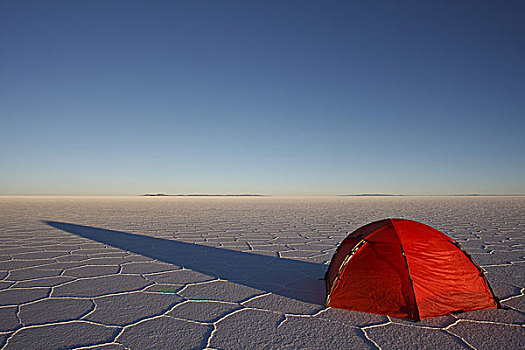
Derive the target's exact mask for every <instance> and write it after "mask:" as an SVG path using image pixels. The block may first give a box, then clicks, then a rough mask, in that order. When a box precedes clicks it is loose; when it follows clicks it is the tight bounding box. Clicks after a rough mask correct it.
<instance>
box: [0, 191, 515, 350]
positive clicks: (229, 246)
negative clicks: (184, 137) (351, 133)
mask: <svg viewBox="0 0 525 350" xmlns="http://www.w3.org/2000/svg"><path fill="white" fill-rule="evenodd" d="M524 213H525V198H523V197H377V198H366V197H363V198H360V197H317V198H300V197H296V198H292V197H290V198H286V197H257V198H242V197H240V198H224V197H217V198H214V197H206V198H197V197H195V198H177V197H105V198H103V197H100V198H95V197H0V217H1V218H2V220H1V221H0V346H1V347H2V349H64V348H67V349H108V350H109V349H117V350H118V349H165V348H172V349H203V348H206V349H269V348H290V349H294V348H308V349H327V348H328V349H334V348H351V349H368V348H372V349H374V348H379V349H401V348H403V349H412V348H413V349H425V348H427V349H437V348H443V349H463V348H465V349H496V348H497V349H519V348H525V328H524V324H525V296H524V294H525V293H524V292H525V276H524V275H525V259H524V257H525V234H524V233H525V232H524V231H525V217H524ZM385 217H405V218H411V219H416V220H419V221H423V222H425V223H427V224H430V225H433V226H434V227H436V228H438V229H440V230H442V231H444V232H447V233H448V234H449V235H450V236H452V237H453V238H455V239H456V240H457V241H458V242H460V243H461V244H462V245H463V246H464V247H465V248H466V249H467V250H468V251H469V252H470V253H471V254H472V256H473V257H474V258H475V259H476V260H477V261H478V262H479V264H480V265H482V267H483V268H484V269H485V270H486V271H487V277H488V279H489V281H490V282H491V284H492V286H493V289H494V290H495V292H496V294H497V295H498V296H499V297H500V298H501V300H502V305H503V306H504V307H505V308H506V309H498V310H480V311H474V312H469V313H464V314H457V315H449V316H444V317H439V318H433V319H428V320H423V321H421V322H417V323H413V322H410V321H406V320H400V319H396V318H391V317H386V316H380V315H373V314H366V313H361V312H353V311H348V310H338V309H331V308H325V307H324V306H323V300H324V293H325V291H324V284H323V282H322V281H319V278H322V277H323V273H324V271H325V270H326V267H327V266H326V264H328V263H329V261H330V259H331V257H332V254H333V253H334V251H335V249H336V247H337V245H338V244H339V243H340V242H341V240H342V239H343V238H344V237H346V235H347V234H348V233H349V232H351V231H353V230H354V229H356V228H358V227H360V226H362V225H364V224H366V223H368V222H371V221H374V220H378V219H382V218H385Z"/></svg>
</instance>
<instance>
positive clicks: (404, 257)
mask: <svg viewBox="0 0 525 350" xmlns="http://www.w3.org/2000/svg"><path fill="white" fill-rule="evenodd" d="M388 220H390V223H391V224H392V228H393V229H394V232H395V234H396V236H397V239H399V246H400V247H401V254H402V255H403V259H405V264H406V267H407V272H408V280H409V281H410V287H412V295H413V296H414V305H415V306H416V313H417V315H416V320H415V321H416V322H417V321H421V316H420V314H419V307H418V306H417V299H416V290H415V289H414V281H413V280H412V274H411V273H410V267H409V266H408V259H407V256H406V254H405V249H404V248H403V242H402V241H401V237H399V234H398V233H397V228H396V225H395V224H394V220H392V219H391V218H389V219H388Z"/></svg>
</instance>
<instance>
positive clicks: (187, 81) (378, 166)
mask: <svg viewBox="0 0 525 350" xmlns="http://www.w3.org/2000/svg"><path fill="white" fill-rule="evenodd" d="M524 10H525V3H524V2H521V1H516V2H513V1H508V2H495V1H476V2H474V1H424V2H392V1H360V2H353V1H256V2H253V1H45V2H42V1H2V2H1V3H0V45H1V48H2V53H1V54H0V74H1V79H0V164H1V171H0V194H5V195H10V194H50V195H54V194H56V195H67V194H72V195H132V194H142V193H150V192H164V193H261V194H278V195H279V194H282V195H321V194H327V195H330V194H349V193H403V194H455V193H498V194H518V193H520V194H523V193H525V141H524V140H525V137H524V136H523V132H524V130H525V57H524V56H525V40H523V36H524V34H525V21H523V18H522V14H523V11H524Z"/></svg>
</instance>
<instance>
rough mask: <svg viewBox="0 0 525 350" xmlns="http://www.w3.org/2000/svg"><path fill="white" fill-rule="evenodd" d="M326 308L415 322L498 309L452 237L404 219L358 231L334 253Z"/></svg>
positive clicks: (475, 268) (481, 275)
mask: <svg viewBox="0 0 525 350" xmlns="http://www.w3.org/2000/svg"><path fill="white" fill-rule="evenodd" d="M325 280H326V306H330V307H334V308H340V309H349V310H356V311H363V312H370V313H375V314H381V315H388V316H394V317H400V318H407V319H411V320H414V321H418V320H421V319H423V318H429V317H435V316H441V315H446V314H451V313H457V312H463V311H471V310H477V309H490V308H497V307H499V301H498V299H497V297H496V296H495V295H494V292H493V291H492V289H491V287H490V285H489V283H488V281H487V279H486V277H485V274H484V273H483V270H482V269H481V268H480V267H479V266H478V264H477V263H476V262H475V261H474V259H473V258H472V257H471V256H470V255H469V254H468V253H467V252H466V251H465V250H464V249H463V248H462V247H461V246H460V245H459V243H457V242H456V241H454V240H453V239H452V238H450V237H449V236H447V235H446V234H444V233H443V232H441V231H438V230H436V229H435V228H433V227H430V226H428V225H425V224H422V223H420V222H417V221H412V220H406V219H384V220H380V221H376V222H372V223H370V224H368V225H365V226H363V227H361V228H358V229H357V230H355V231H354V232H352V233H351V234H350V235H348V237H346V238H345V239H344V240H343V242H341V244H340V245H339V247H338V248H337V251H336V252H335V254H334V256H333V258H332V261H331V262H330V266H329V267H328V271H327V272H326V275H325Z"/></svg>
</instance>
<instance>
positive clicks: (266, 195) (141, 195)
mask: <svg viewBox="0 0 525 350" xmlns="http://www.w3.org/2000/svg"><path fill="white" fill-rule="evenodd" d="M522 196H525V194H523V193H518V194H497V193H496V194H494V193H486V194H482V193H455V194H390V193H357V194H251V193H239V194H235V193H226V194H223V193H190V194H164V193H155V194H150V193H146V194H0V197H522Z"/></svg>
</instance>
